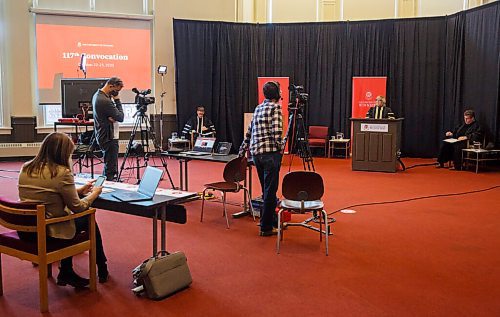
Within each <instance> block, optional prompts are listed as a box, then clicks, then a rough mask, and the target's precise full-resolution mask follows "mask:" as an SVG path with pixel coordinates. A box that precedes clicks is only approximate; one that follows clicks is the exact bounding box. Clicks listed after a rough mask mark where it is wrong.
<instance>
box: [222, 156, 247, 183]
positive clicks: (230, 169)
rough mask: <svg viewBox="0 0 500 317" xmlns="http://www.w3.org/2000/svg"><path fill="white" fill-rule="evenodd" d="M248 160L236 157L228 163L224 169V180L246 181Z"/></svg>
mask: <svg viewBox="0 0 500 317" xmlns="http://www.w3.org/2000/svg"><path fill="white" fill-rule="evenodd" d="M246 172H247V158H246V157H244V156H242V157H236V158H234V159H232V160H231V161H229V162H227V164H226V166H225V167H224V180H225V181H226V182H237V183H239V182H241V181H243V180H245V178H246V176H247V173H246Z"/></svg>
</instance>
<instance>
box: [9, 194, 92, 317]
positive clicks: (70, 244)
mask: <svg viewBox="0 0 500 317" xmlns="http://www.w3.org/2000/svg"><path fill="white" fill-rule="evenodd" d="M87 215H88V216H89V222H90V223H89V228H90V230H89V232H85V233H80V234H77V235H76V236H75V238H73V239H71V240H63V239H52V238H49V239H47V229H46V227H47V225H49V224H54V223H59V222H63V221H68V220H71V219H75V218H79V217H84V216H87ZM0 225H1V226H3V227H6V228H8V229H11V230H15V231H8V232H5V233H1V234H0V296H1V295H3V284H2V262H1V256H2V254H7V255H10V256H13V257H16V258H18V259H21V260H26V261H30V262H32V263H33V264H37V265H38V279H39V289H40V311H41V312H47V311H48V310H49V303H48V286H47V277H48V276H51V275H52V274H51V263H53V262H56V261H59V260H61V259H64V258H67V257H69V256H74V255H77V254H79V253H83V252H85V251H87V250H88V251H89V272H90V289H91V290H92V291H95V290H96V253H95V209H94V208H91V209H89V210H86V211H84V212H81V213H77V214H72V215H68V216H64V217H58V218H50V219H46V218H45V206H44V205H37V204H36V203H23V202H15V201H10V200H8V199H4V198H1V197H0ZM16 231H19V232H33V233H36V237H37V241H33V242H30V241H25V240H21V239H20V238H19V235H18V233H17V232H16ZM16 269H17V270H19V269H21V267H17V268H16Z"/></svg>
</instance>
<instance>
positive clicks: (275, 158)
mask: <svg viewBox="0 0 500 317" xmlns="http://www.w3.org/2000/svg"><path fill="white" fill-rule="evenodd" d="M263 91H264V97H265V98H266V99H265V100H264V102H263V103H262V104H260V105H258V106H257V108H255V112H254V114H253V118H252V122H251V123H250V125H249V126H248V130H247V133H246V135H245V139H244V140H243V143H242V144H241V146H240V150H239V156H243V155H245V153H246V152H247V150H248V149H249V150H250V154H251V155H252V157H253V161H254V163H255V167H256V168H257V173H258V174H259V180H260V185H261V187H262V196H263V201H264V208H263V211H262V214H261V216H260V235H261V236H271V235H275V234H277V231H276V230H275V229H273V225H275V217H276V213H275V209H276V192H277V190H278V182H279V172H280V167H281V158H282V153H281V151H282V149H283V138H282V134H283V113H282V112H281V105H280V104H279V103H278V101H279V100H280V99H281V91H280V87H279V84H278V83H276V82H272V81H269V82H267V83H265V84H264V87H263Z"/></svg>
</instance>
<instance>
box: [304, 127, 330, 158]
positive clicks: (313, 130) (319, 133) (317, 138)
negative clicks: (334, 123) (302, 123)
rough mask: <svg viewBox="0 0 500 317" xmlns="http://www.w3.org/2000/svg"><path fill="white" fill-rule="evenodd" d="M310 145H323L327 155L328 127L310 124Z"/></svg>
mask: <svg viewBox="0 0 500 317" xmlns="http://www.w3.org/2000/svg"><path fill="white" fill-rule="evenodd" d="M308 138H309V147H311V148H313V147H321V148H323V150H324V155H325V157H326V156H327V147H328V127H324V126H317V125H311V126H309V136H308Z"/></svg>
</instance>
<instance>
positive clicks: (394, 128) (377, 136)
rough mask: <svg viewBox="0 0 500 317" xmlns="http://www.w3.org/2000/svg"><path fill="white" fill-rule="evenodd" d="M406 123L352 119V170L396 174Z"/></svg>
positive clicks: (399, 120)
mask: <svg viewBox="0 0 500 317" xmlns="http://www.w3.org/2000/svg"><path fill="white" fill-rule="evenodd" d="M403 120H404V118H399V119H366V118H365V119H359V118H351V122H352V131H353V132H352V139H353V141H352V170H353V171H374V172H393V173H394V172H396V170H397V164H398V162H397V152H398V150H399V149H400V148H401V124H402V122H403Z"/></svg>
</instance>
